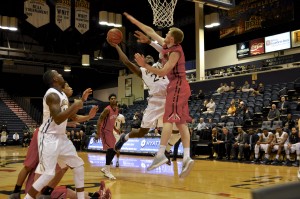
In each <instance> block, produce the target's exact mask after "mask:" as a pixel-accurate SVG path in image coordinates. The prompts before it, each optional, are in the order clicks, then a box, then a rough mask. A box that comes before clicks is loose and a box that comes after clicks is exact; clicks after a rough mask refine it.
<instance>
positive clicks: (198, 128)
mask: <svg viewBox="0 0 300 199" xmlns="http://www.w3.org/2000/svg"><path fill="white" fill-rule="evenodd" d="M205 129H206V123H205V122H204V118H202V117H201V118H199V123H198V124H197V126H196V128H194V130H195V131H196V132H197V135H199V136H200V138H202V137H203V134H204V130H205Z"/></svg>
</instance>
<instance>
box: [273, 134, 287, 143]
mask: <svg viewBox="0 0 300 199" xmlns="http://www.w3.org/2000/svg"><path fill="white" fill-rule="evenodd" d="M285 134H287V132H282V134H281V135H279V133H278V132H276V134H275V138H276V143H281V142H282V140H283V138H284V136H285ZM284 143H285V144H287V143H288V139H286V141H285V142H284Z"/></svg>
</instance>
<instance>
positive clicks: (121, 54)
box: [106, 39, 142, 78]
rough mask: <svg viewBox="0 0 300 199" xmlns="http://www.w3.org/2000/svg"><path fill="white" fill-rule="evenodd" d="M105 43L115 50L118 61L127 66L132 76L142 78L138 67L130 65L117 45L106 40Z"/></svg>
mask: <svg viewBox="0 0 300 199" xmlns="http://www.w3.org/2000/svg"><path fill="white" fill-rule="evenodd" d="M106 40H107V42H108V43H109V44H110V45H111V46H112V47H114V48H116V50H117V52H118V54H119V58H120V60H121V61H122V62H123V64H124V65H125V66H127V68H128V69H129V70H130V71H131V72H133V73H134V74H136V75H137V76H139V77H140V78H142V71H141V69H140V67H138V66H137V65H135V64H134V63H132V62H131V61H129V59H128V57H127V56H126V55H125V53H124V52H123V51H122V49H121V48H120V46H119V45H117V44H114V43H112V42H110V41H109V40H108V39H106Z"/></svg>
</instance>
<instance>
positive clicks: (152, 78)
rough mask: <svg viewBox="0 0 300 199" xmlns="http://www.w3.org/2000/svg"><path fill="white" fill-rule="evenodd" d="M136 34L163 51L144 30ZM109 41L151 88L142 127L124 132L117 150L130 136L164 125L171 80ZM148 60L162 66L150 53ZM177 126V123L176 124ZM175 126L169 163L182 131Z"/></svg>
mask: <svg viewBox="0 0 300 199" xmlns="http://www.w3.org/2000/svg"><path fill="white" fill-rule="evenodd" d="M135 33H136V34H135V36H136V37H137V38H138V42H141V43H148V44H150V45H151V46H152V47H154V48H155V49H156V50H157V51H158V52H160V51H161V49H162V47H161V46H160V45H158V44H157V43H154V42H151V41H150V39H149V38H148V37H147V36H145V35H144V34H143V33H142V32H140V31H136V32H135ZM108 43H109V44H110V45H111V46H113V47H115V48H116V50H117V52H118V54H119V57H120V60H121V61H122V62H123V63H124V64H125V65H126V66H127V67H128V68H129V69H130V70H131V71H132V72H133V73H134V74H136V75H138V76H139V77H140V78H142V80H143V81H144V83H145V84H146V85H147V86H148V88H149V98H148V105H147V108H146V109H145V111H144V113H143V120H142V123H141V128H139V129H137V130H135V129H132V131H131V132H130V133H128V134H122V135H121V137H120V139H119V141H118V142H117V143H116V145H115V150H116V151H119V150H120V149H121V148H122V146H123V144H124V143H125V142H127V140H128V139H129V138H140V137H144V136H145V135H146V134H147V133H148V132H149V129H150V128H155V127H162V126H163V121H162V120H163V115H164V111H165V103H166V91H167V85H168V84H169V80H168V78H167V76H165V77H160V76H158V75H156V74H153V73H151V72H149V71H148V70H146V69H145V68H142V67H139V66H137V65H135V64H134V63H132V62H130V61H129V59H128V57H127V56H126V55H125V54H124V52H123V51H122V49H121V48H120V47H119V46H118V45H116V44H113V43H111V42H110V41H108ZM146 62H148V63H149V64H150V65H153V67H161V65H160V64H159V63H155V64H154V59H153V57H152V56H150V55H148V56H146ZM174 127H175V125H174ZM174 129H176V127H175V128H173V133H172V136H171V138H170V140H169V143H168V146H167V148H166V151H165V154H166V157H168V161H167V164H169V165H170V164H171V161H170V154H169V153H168V152H169V151H170V149H171V147H172V146H173V145H174V144H175V143H176V142H177V141H178V140H179V139H180V133H179V131H178V130H177V129H176V130H174Z"/></svg>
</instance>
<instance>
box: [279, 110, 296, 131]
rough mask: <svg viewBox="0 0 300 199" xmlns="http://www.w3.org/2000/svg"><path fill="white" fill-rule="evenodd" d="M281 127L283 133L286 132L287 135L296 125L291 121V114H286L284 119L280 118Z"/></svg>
mask: <svg viewBox="0 0 300 199" xmlns="http://www.w3.org/2000/svg"><path fill="white" fill-rule="evenodd" d="M282 125H283V128H284V129H285V131H287V132H288V133H289V132H290V130H291V129H292V128H293V127H296V123H295V121H294V120H293V118H292V114H291V113H288V114H287V115H286V117H284V118H282Z"/></svg>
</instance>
